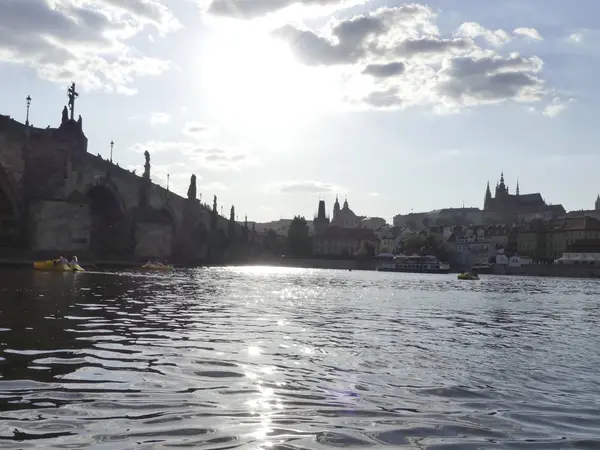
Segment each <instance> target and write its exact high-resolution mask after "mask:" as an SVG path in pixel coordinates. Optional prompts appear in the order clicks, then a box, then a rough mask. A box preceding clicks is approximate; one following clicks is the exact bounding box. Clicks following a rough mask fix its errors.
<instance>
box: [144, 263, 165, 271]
mask: <svg viewBox="0 0 600 450" xmlns="http://www.w3.org/2000/svg"><path fill="white" fill-rule="evenodd" d="M142 269H146V270H173V266H172V265H170V264H169V265H167V266H165V265H163V264H144V265H143V266H142Z"/></svg>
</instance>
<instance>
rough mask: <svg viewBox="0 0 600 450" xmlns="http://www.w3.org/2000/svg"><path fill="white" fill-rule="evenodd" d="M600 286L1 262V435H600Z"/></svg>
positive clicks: (538, 438)
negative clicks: (93, 269) (83, 268)
mask: <svg viewBox="0 0 600 450" xmlns="http://www.w3.org/2000/svg"><path fill="white" fill-rule="evenodd" d="M599 321H600V282H599V281H596V280H568V279H548V278H517V277H494V276H483V277H482V279H481V280H480V281H477V282H473V281H458V280H456V276H455V275H454V276H453V275H416V274H414V275H413V274H394V273H377V272H359V271H353V272H345V271H325V270H306V269H289V268H285V269H284V268H260V267H247V268H220V269H198V270H182V271H176V272H174V273H172V274H163V273H156V274H148V273H141V272H137V273H136V272H126V273H81V274H60V273H43V272H34V271H29V270H6V269H4V270H2V271H0V448H11V449H30V448H40V449H41V448H44V449H67V448H68V449H74V448H84V447H85V448H89V449H110V450H116V449H151V448H157V449H158V448H185V447H188V448H205V449H234V448H240V449H242V448H243V449H246V448H248V449H251V448H265V449H267V448H271V449H281V450H283V449H290V450H291V449H329V448H337V447H364V448H366V447H370V448H383V447H395V448H406V449H408V448H414V449H417V448H418V449H425V448H427V449H479V448H511V449H518V448H527V449H529V448H531V449H559V448H560V449H562V448H600V385H599V381H600V376H599V370H600V352H599V351H598V350H599V348H600V339H599V338H598V323H599Z"/></svg>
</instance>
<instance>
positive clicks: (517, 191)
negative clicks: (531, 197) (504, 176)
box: [515, 178, 519, 195]
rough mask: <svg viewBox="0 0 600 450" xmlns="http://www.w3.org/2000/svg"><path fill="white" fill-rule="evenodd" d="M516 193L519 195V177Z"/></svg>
mask: <svg viewBox="0 0 600 450" xmlns="http://www.w3.org/2000/svg"><path fill="white" fill-rule="evenodd" d="M515 194H516V195H519V179H518V178H517V190H516V192H515Z"/></svg>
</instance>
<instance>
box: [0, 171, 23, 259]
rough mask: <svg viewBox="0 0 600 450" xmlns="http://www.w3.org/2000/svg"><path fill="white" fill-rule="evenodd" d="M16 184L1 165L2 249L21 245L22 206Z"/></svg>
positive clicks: (0, 232)
mask: <svg viewBox="0 0 600 450" xmlns="http://www.w3.org/2000/svg"><path fill="white" fill-rule="evenodd" d="M17 192H18V191H17V188H16V184H15V182H14V181H13V178H12V177H11V176H10V174H9V173H8V171H7V170H6V169H5V168H4V167H3V166H2V165H0V248H14V247H17V246H18V245H19V244H20V243H21V231H20V230H21V219H22V205H21V202H20V201H19V200H18V194H17Z"/></svg>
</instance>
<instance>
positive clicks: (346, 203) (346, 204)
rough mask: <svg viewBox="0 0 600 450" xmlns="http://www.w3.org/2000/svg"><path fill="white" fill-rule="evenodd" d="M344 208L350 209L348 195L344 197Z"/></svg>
mask: <svg viewBox="0 0 600 450" xmlns="http://www.w3.org/2000/svg"><path fill="white" fill-rule="evenodd" d="M344 209H348V196H347V195H346V197H345V198H344Z"/></svg>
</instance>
